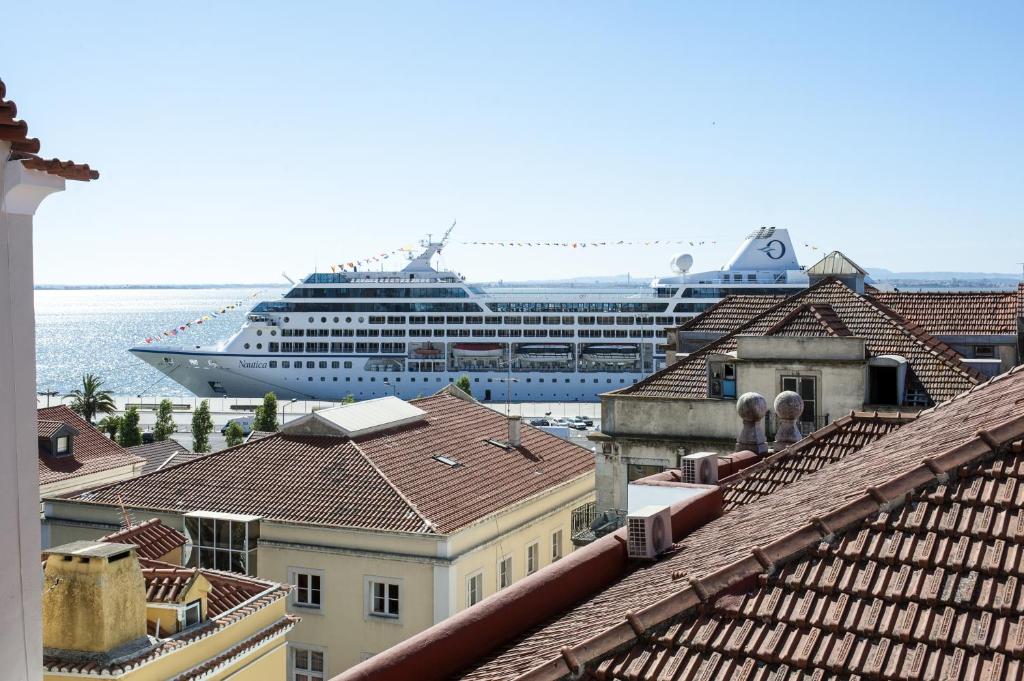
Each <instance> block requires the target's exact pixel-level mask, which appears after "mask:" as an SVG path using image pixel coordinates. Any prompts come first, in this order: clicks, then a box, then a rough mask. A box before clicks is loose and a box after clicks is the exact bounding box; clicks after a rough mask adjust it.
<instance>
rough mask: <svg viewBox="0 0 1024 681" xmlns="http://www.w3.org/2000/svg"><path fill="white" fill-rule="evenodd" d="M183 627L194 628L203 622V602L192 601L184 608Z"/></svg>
mask: <svg viewBox="0 0 1024 681" xmlns="http://www.w3.org/2000/svg"><path fill="white" fill-rule="evenodd" d="M184 614H185V627H186V628H187V627H194V626H195V625H197V624H199V623H200V622H202V621H203V602H202V601H192V602H191V603H189V604H188V605H186V606H185V613H184Z"/></svg>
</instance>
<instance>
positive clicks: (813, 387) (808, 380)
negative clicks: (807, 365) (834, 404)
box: [782, 376, 818, 432]
mask: <svg viewBox="0 0 1024 681" xmlns="http://www.w3.org/2000/svg"><path fill="white" fill-rule="evenodd" d="M782 389H783V390H792V391H793V392H795V393H796V394H798V395H800V398H801V399H802V400H803V401H804V413H803V415H802V416H801V417H800V423H801V424H807V425H806V426H803V428H802V429H807V432H812V431H814V430H817V426H816V423H817V417H818V398H817V395H818V379H817V378H816V377H814V376H783V377H782Z"/></svg>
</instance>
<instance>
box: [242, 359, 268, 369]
mask: <svg viewBox="0 0 1024 681" xmlns="http://www.w3.org/2000/svg"><path fill="white" fill-rule="evenodd" d="M238 366H239V367H241V368H242V369H269V368H270V365H269V364H267V363H266V362H246V361H245V360H244V359H240V360H238Z"/></svg>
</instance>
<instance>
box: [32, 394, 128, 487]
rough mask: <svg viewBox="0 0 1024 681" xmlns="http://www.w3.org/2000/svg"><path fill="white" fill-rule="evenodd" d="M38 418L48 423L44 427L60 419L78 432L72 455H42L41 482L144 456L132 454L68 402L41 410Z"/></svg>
mask: <svg viewBox="0 0 1024 681" xmlns="http://www.w3.org/2000/svg"><path fill="white" fill-rule="evenodd" d="M38 418H39V420H40V421H42V422H45V423H44V425H43V428H44V429H49V428H52V427H53V426H52V424H53V423H56V422H59V423H63V424H67V425H69V426H71V427H72V428H74V429H75V430H76V431H77V432H78V434H77V435H75V437H74V441H73V444H72V452H71V455H70V456H48V455H45V454H40V456H39V484H40V485H46V484H49V483H54V482H60V481H62V480H66V479H68V478H74V477H79V476H83V475H90V474H92V473H98V472H99V471H104V470H108V469H110V468H118V467H120V466H129V465H132V464H140V463H142V459H140V458H139V457H137V456H134V455H132V454H131V453H129V452H128V451H127V450H125V449H124V448H123V447H121V446H120V445H119V444H117V443H116V442H114V441H113V440H111V439H110V438H108V437H107V436H106V435H104V434H103V433H101V432H100V431H98V430H97V429H96V428H95V427H93V425H92V424H90V423H89V422H88V421H86V420H85V419H83V418H82V417H81V416H79V415H78V414H76V413H75V412H73V411H71V409H70V408H68V407H67V406H65V405H60V406H56V407H45V408H43V409H40V410H39V412H38ZM42 432H43V431H40V433H42ZM44 437H45V436H44Z"/></svg>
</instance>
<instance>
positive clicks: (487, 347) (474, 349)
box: [452, 343, 505, 358]
mask: <svg viewBox="0 0 1024 681" xmlns="http://www.w3.org/2000/svg"><path fill="white" fill-rule="evenodd" d="M504 352H505V349H504V347H503V346H502V345H501V344H499V343H455V344H454V345H452V356H453V357H478V358H486V357H501V356H502V355H503V354H504Z"/></svg>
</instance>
